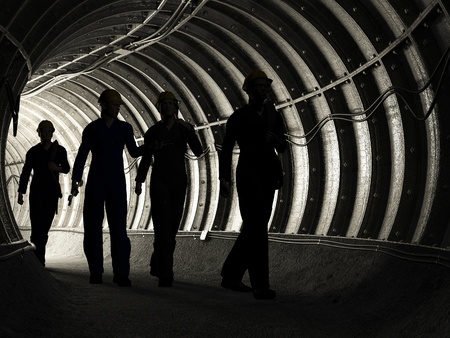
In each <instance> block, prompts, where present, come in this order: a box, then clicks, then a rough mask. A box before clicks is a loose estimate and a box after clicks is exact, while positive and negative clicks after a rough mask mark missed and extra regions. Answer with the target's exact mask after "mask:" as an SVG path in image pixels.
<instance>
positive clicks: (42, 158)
mask: <svg viewBox="0 0 450 338" xmlns="http://www.w3.org/2000/svg"><path fill="white" fill-rule="evenodd" d="M49 162H54V163H55V164H57V165H59V166H60V167H61V171H60V172H61V173H63V174H67V173H68V172H69V170H70V165H69V162H68V161H67V151H66V149H65V148H64V147H63V146H60V145H58V143H55V142H54V143H52V145H51V147H50V148H49V149H48V150H45V148H44V147H43V145H42V143H39V144H37V145H35V146H33V147H32V148H30V149H29V150H28V152H27V154H26V157H25V164H24V166H23V169H22V174H21V175H20V180H19V189H18V192H20V193H22V194H25V193H26V191H27V186H28V180H29V178H30V174H31V171H32V170H33V177H32V179H31V184H30V196H29V201H30V221H31V236H30V241H31V242H32V243H33V244H34V245H35V246H36V251H35V254H36V256H37V258H38V259H39V260H40V261H41V262H42V264H44V265H45V246H46V245H47V241H48V232H49V230H50V227H51V225H52V222H53V219H54V217H55V214H56V213H57V208H58V199H59V198H61V197H62V194H61V186H60V184H59V173H60V172H58V171H51V170H50V169H49V168H48V163H49Z"/></svg>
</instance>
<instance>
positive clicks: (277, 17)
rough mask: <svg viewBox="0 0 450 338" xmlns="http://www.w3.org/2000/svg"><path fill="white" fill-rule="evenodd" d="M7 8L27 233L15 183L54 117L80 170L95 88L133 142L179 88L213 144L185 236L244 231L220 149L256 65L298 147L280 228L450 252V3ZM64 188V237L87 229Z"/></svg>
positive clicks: (60, 221)
mask: <svg viewBox="0 0 450 338" xmlns="http://www.w3.org/2000/svg"><path fill="white" fill-rule="evenodd" d="M0 3H2V5H3V7H6V8H7V10H6V11H4V12H3V13H2V14H0V29H1V32H0V33H1V35H0V36H1V43H2V45H6V46H8V48H9V49H11V50H13V52H11V53H15V57H16V59H20V60H21V64H22V65H23V66H22V68H17V67H18V66H15V65H14V62H11V63H10V68H9V71H10V72H15V73H16V74H26V78H25V79H23V78H24V77H23V76H22V77H20V76H19V77H17V78H12V77H8V74H3V77H4V79H6V82H5V83H7V84H9V86H10V87H12V88H13V91H14V90H16V91H17V90H20V93H21V97H20V110H19V117H18V128H17V135H15V136H14V134H15V130H14V127H13V126H14V124H13V123H12V124H11V127H10V129H9V137H8V141H7V144H6V150H5V163H6V180H7V182H8V193H9V196H10V200H11V204H12V209H13V214H14V216H15V219H16V221H17V223H18V224H19V225H24V224H25V223H26V222H27V211H26V207H20V206H18V205H16V204H15V203H14V201H15V199H16V197H15V191H16V190H17V185H15V184H16V183H15V180H14V179H13V178H17V176H18V175H20V171H21V168H22V164H23V161H24V157H25V153H26V151H27V149H28V148H30V147H31V146H32V145H33V144H35V143H37V142H38V137H37V135H36V126H37V124H38V123H39V121H41V120H42V119H49V120H51V121H53V122H54V124H55V127H56V132H55V139H57V140H58V142H59V143H60V144H62V145H64V146H65V147H66V148H67V150H68V152H69V161H70V162H71V163H73V161H74V157H75V155H76V151H77V149H78V146H79V142H80V140H81V133H82V130H83V128H84V127H85V126H86V125H87V123H89V122H90V121H92V120H93V119H96V118H97V117H98V116H99V107H98V104H97V99H98V96H99V94H100V92H101V91H102V90H104V89H105V88H110V87H112V88H115V89H117V90H118V91H119V92H120V93H121V94H122V95H123V98H124V101H125V105H124V106H123V107H122V108H121V116H120V118H121V119H125V120H127V121H128V122H130V123H131V124H132V125H133V127H134V131H135V136H136V139H137V141H138V142H142V136H143V134H144V133H145V131H146V130H147V129H148V128H149V126H151V125H152V124H154V123H155V122H156V121H157V120H158V119H159V115H158V113H157V111H156V108H155V106H154V101H155V98H156V97H157V95H158V93H159V92H161V91H163V90H170V91H173V92H174V93H175V94H176V96H177V97H178V98H179V100H180V112H181V116H182V117H183V118H184V119H185V120H187V121H189V122H191V123H192V124H194V125H195V127H196V129H197V132H198V134H199V136H200V139H201V141H202V143H203V146H204V147H205V149H208V152H207V153H206V154H205V155H204V156H203V157H202V158H200V159H198V160H193V159H192V158H191V157H190V156H189V154H188V155H187V161H188V163H189V166H188V169H189V177H190V189H189V192H188V195H189V196H188V200H189V201H190V203H189V205H187V206H186V210H185V215H184V218H183V224H182V229H183V230H187V231H199V230H217V231H221V230H239V228H240V225H241V220H240V216H239V210H238V207H237V201H236V200H237V196H236V194H235V193H234V194H233V196H232V198H231V199H229V200H227V201H224V200H222V199H221V198H219V194H218V187H217V183H218V177H217V176H218V169H217V164H218V158H217V153H218V151H220V145H221V143H222V138H223V136H224V131H225V124H226V120H227V118H228V117H229V116H230V114H231V113H232V112H233V110H234V109H235V108H236V107H239V106H240V105H242V104H243V103H244V102H245V101H246V96H245V95H244V94H245V93H244V92H243V91H242V90H241V85H242V82H243V79H244V77H245V75H246V74H247V73H248V72H249V71H250V70H252V69H255V68H259V69H263V70H264V71H265V72H266V73H267V74H268V76H269V77H270V78H272V79H273V80H274V81H273V85H272V93H271V97H270V99H271V101H273V102H274V104H275V106H276V107H277V108H278V110H279V111H280V112H281V114H282V116H283V119H284V121H285V126H286V131H287V136H288V139H289V141H290V148H289V151H288V152H287V153H286V154H283V155H282V156H281V159H282V162H283V166H284V171H285V178H286V184H285V186H284V187H283V188H282V189H281V190H280V191H279V192H278V194H277V197H276V201H274V211H273V217H272V221H271V224H270V231H271V232H275V233H285V234H303V235H325V236H345V237H351V238H353V237H357V238H371V239H379V240H390V241H399V242H411V243H415V244H424V245H433V246H441V247H445V246H446V245H447V240H446V238H447V232H446V231H447V230H446V229H447V224H448V220H449V214H448V211H446V207H445V206H443V205H442V203H440V202H439V201H440V200H442V199H445V198H448V197H449V196H448V194H449V192H448V191H447V190H448V189H446V188H444V187H445V186H447V181H448V179H446V178H445V177H444V175H443V172H444V170H445V168H448V160H447V159H446V156H445V155H448V153H447V152H448V150H447V147H448V146H447V145H446V144H445V142H448V140H447V137H446V135H447V133H448V122H447V120H448V119H447V118H446V117H445V116H443V112H444V111H445V110H446V109H448V103H446V102H445V101H446V100H445V99H444V97H443V95H440V96H439V94H440V91H441V89H442V88H448V84H449V81H448V78H447V77H444V76H443V75H445V74H447V75H448V69H447V64H446V62H448V53H447V48H448V47H449V46H450V34H449V33H450V17H449V8H450V5H449V3H448V1H444V0H441V1H438V0H429V1H426V0H423V1H419V0H417V1H412V0H396V1H379V0H367V1H350V0H339V1H332V0H317V1H315V0H314V1H313V0H310V1H297V0H292V1H289V0H283V1H276V0H267V1H256V0H255V1H235V0H225V1H214V0H209V1H201V0H197V1H184V0H183V1H181V0H168V1H164V0H161V1H137V0H135V1H130V0H127V1H122V0H120V1H111V0H110V1H105V0H103V1H93V0H86V1H77V2H70V1H53V0H51V1H50V0H49V1H39V2H38V1H34V0H27V1H21V2H16V1H12V0H9V1H4V0H3V1H0ZM5 5H6V6H5ZM4 50H5V49H4ZM6 50H7V52H5V53H8V52H9V50H8V49H6ZM14 67H16V68H14ZM21 79H22V82H20V81H21ZM441 80H442V81H441ZM435 98H436V101H434V99H435ZM428 112H429V114H427V113H428ZM443 142H444V143H443ZM236 156H237V155H236ZM125 161H126V162H127V165H126V167H128V168H127V179H128V181H127V184H128V187H129V202H130V208H129V210H130V212H129V227H130V229H135V230H142V231H147V230H151V229H152V224H151V215H150V213H149V210H150V204H149V203H150V202H149V199H148V189H147V191H146V194H144V197H141V198H137V197H136V196H135V195H134V193H133V189H132V187H133V182H134V177H135V171H136V163H135V162H133V160H132V159H131V158H129V157H127V156H125ZM69 182H70V175H67V176H66V177H65V179H64V200H63V202H61V203H60V208H61V211H60V213H59V214H58V216H57V218H56V220H55V222H54V227H59V228H78V227H81V226H82V216H81V209H82V202H81V201H82V199H83V195H82V194H81V195H80V197H79V198H77V199H76V200H75V202H74V204H73V205H72V206H70V207H69V206H68V203H67V196H68V195H69V187H70V184H69Z"/></svg>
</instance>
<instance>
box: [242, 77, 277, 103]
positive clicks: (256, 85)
mask: <svg viewBox="0 0 450 338" xmlns="http://www.w3.org/2000/svg"><path fill="white" fill-rule="evenodd" d="M271 84H272V79H269V78H268V77H267V75H266V73H264V72H263V71H262V70H259V69H257V70H253V71H251V72H250V73H249V74H248V75H247V76H246V78H245V80H244V84H243V85H242V89H243V90H244V91H245V92H246V93H247V94H248V96H249V99H250V101H253V102H255V103H262V102H264V101H265V100H266V99H267V92H268V90H269V88H270V85H271Z"/></svg>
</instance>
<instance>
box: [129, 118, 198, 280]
mask: <svg viewBox="0 0 450 338" xmlns="http://www.w3.org/2000/svg"><path fill="white" fill-rule="evenodd" d="M155 141H156V142H158V143H159V144H160V147H158V148H159V149H155V150H153V151H152V152H150V151H149V152H148V153H147V154H144V156H143V157H142V161H141V163H140V165H139V169H138V174H137V177H136V181H137V182H141V183H142V182H144V181H145V178H146V176H147V172H148V169H149V167H150V163H151V160H152V156H153V158H154V164H153V168H152V174H151V182H150V199H151V212H152V218H153V225H154V232H155V240H154V243H153V248H154V251H153V253H152V256H151V260H150V269H151V273H152V274H153V275H155V276H158V277H159V278H160V279H161V280H163V279H165V280H168V281H171V280H172V279H173V253H174V250H175V245H176V240H175V237H176V234H177V232H178V228H179V226H180V222H181V219H182V216H183V210H184V202H185V196H186V186H187V176H186V164H185V161H186V159H185V153H186V149H187V145H188V144H189V146H190V148H191V150H192V151H193V152H194V154H195V155H197V156H200V155H201V154H202V145H201V143H200V141H199V140H198V138H197V136H196V134H195V131H194V129H193V128H185V127H183V126H181V125H179V124H174V125H173V126H172V128H171V129H170V130H169V129H168V128H167V127H166V126H165V125H164V124H163V123H162V122H158V123H156V124H155V125H153V126H152V127H151V128H150V129H149V130H148V131H147V132H146V133H145V144H147V145H151V144H154V142H155Z"/></svg>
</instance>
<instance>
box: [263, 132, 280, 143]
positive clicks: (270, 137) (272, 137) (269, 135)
mask: <svg viewBox="0 0 450 338" xmlns="http://www.w3.org/2000/svg"><path fill="white" fill-rule="evenodd" d="M266 142H267V143H269V144H271V145H273V146H276V145H277V144H280V143H281V142H280V140H279V138H278V136H277V134H275V133H274V132H273V131H267V132H266Z"/></svg>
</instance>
